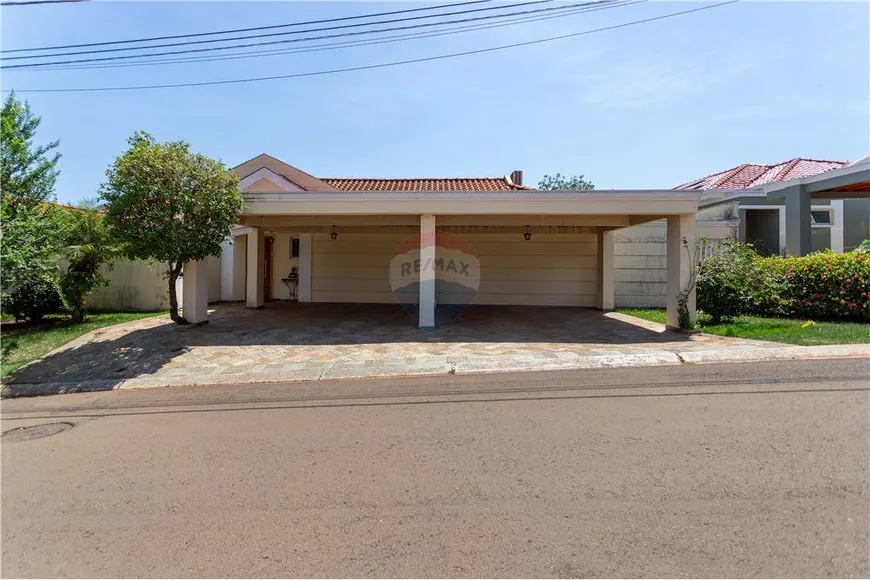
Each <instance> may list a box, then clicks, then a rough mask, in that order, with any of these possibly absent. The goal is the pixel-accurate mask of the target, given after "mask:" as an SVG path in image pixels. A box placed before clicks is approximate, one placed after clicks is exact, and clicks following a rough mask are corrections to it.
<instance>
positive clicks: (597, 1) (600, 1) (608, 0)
mask: <svg viewBox="0 0 870 580" xmlns="http://www.w3.org/2000/svg"><path fill="white" fill-rule="evenodd" d="M541 1H544V2H550V1H552V0H536V2H534V3H538V2H541ZM614 2H616V0H594V1H592V2H581V3H578V4H569V5H567V6H554V7H550V8H538V9H534V10H524V11H519V12H507V13H504V14H495V15H488V16H476V17H473V18H460V19H458V20H440V21H437V22H426V23H423V24H407V25H405V26H393V27H390V28H379V29H376V30H360V31H355V32H339V33H335V34H322V35H320V36H306V37H303V38H290V39H284V40H270V41H267V42H249V43H245V44H233V45H230V46H213V47H210V48H188V49H184V50H168V51H163V52H151V53H147V54H130V55H123V56H104V57H100V58H83V59H74V60H60V61H51V62H42V63H27V64H17V65H15V64H13V65H3V66H0V70H8V69H21V68H28V69H39V68H42V67H46V66H50V65H62V64H80V63H93V62H109V61H118V60H130V59H134V58H150V57H154V56H168V55H176V54H193V53H204V52H218V51H224V50H232V49H236V48H252V47H256V46H274V45H277V44H295V43H298V42H310V41H312V40H327V39H330V38H344V37H347V36H362V35H368V34H377V33H382V32H395V31H397V30H414V29H418V28H429V27H432V26H444V25H447V24H462V23H465V22H478V21H481V20H493V19H498V18H507V17H509V16H518V15H524V14H536V13H541V12H553V11H564V10H568V9H570V8H576V7H580V6H595V5H605V4H612V3H614ZM10 60H11V59H10Z"/></svg>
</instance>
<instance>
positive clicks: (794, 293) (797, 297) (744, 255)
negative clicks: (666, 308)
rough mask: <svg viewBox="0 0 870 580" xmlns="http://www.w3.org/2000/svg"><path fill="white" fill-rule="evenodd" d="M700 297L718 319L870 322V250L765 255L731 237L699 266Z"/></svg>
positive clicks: (701, 307)
mask: <svg viewBox="0 0 870 580" xmlns="http://www.w3.org/2000/svg"><path fill="white" fill-rule="evenodd" d="M697 297H698V310H700V311H701V312H703V313H705V314H707V315H708V316H710V318H711V320H712V322H714V323H718V322H720V321H721V320H723V319H730V318H734V317H737V316H741V315H748V314H751V315H756V316H769V317H778V316H785V317H789V318H804V319H812V320H859V321H870V253H867V252H863V251H853V252H849V253H846V254H835V253H833V252H830V251H826V252H818V253H815V254H810V255H808V256H803V257H799V258H794V257H787V258H783V257H780V256H771V257H769V258H762V257H761V256H759V255H758V254H757V253H756V252H755V250H753V248H752V246H750V245H747V244H742V243H740V242H737V241H734V240H729V241H726V242H723V243H722V246H720V251H719V252H718V253H717V254H715V255H713V256H710V257H708V258H705V259H703V260H701V262H700V264H699V265H698V283H697Z"/></svg>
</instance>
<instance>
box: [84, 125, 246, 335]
mask: <svg viewBox="0 0 870 580" xmlns="http://www.w3.org/2000/svg"><path fill="white" fill-rule="evenodd" d="M128 143H129V145H130V148H129V149H128V150H127V151H126V152H124V153H123V154H122V155H121V156H120V157H118V158H117V159H115V162H114V163H113V164H112V165H111V166H110V167H109V169H108V170H107V171H106V182H105V183H104V184H103V185H102V187H101V188H100V193H101V195H102V198H103V199H104V200H105V201H106V203H107V206H106V218H107V220H108V224H109V226H111V227H112V228H113V229H114V233H115V235H116V237H117V239H118V240H120V242H122V243H123V244H124V246H125V254H126V255H127V256H128V257H130V258H134V259H143V260H157V261H159V262H165V263H167V264H168V265H169V269H168V271H167V278H168V280H169V309H170V310H169V314H170V316H171V317H172V320H173V321H175V322H176V323H178V324H187V321H186V320H185V319H184V318H182V317H181V316H179V314H178V296H177V295H176V292H175V283H176V281H177V280H178V278H179V276H181V269H182V266H183V265H184V263H185V262H189V261H193V260H202V259H204V258H206V257H207V256H214V255H217V254H219V253H220V250H221V242H223V241H224V240H225V239H227V237H228V236H229V234H230V229H231V228H232V226H233V224H235V223H236V219H237V217H238V214H239V212H240V211H241V210H242V203H243V202H242V196H241V195H240V194H239V178H238V176H237V175H236V174H235V173H233V172H232V171H230V170H229V169H227V167H225V166H224V164H223V163H221V162H219V161H215V160H213V159H209V158H208V157H205V156H204V155H200V154H196V153H192V152H191V151H190V145H189V144H188V143H186V142H183V141H173V142H168V143H158V142H157V141H156V140H155V139H154V137H152V136H151V135H149V134H148V133H146V132H144V131H138V132H136V133H134V134H133V136H132V137H130V139H129V140H128Z"/></svg>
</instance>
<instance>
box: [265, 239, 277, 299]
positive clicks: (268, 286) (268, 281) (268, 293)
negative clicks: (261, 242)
mask: <svg viewBox="0 0 870 580" xmlns="http://www.w3.org/2000/svg"><path fill="white" fill-rule="evenodd" d="M265 242H266V248H265V250H264V251H263V259H264V261H265V264H264V265H263V273H264V276H265V280H264V283H263V298H264V299H265V300H271V299H272V246H273V245H274V244H275V238H269V237H267V238H266V240H265Z"/></svg>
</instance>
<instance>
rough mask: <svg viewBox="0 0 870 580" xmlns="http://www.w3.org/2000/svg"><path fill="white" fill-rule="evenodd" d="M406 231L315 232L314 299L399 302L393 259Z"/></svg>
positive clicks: (312, 264) (312, 281) (313, 260)
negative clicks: (333, 236)
mask: <svg viewBox="0 0 870 580" xmlns="http://www.w3.org/2000/svg"><path fill="white" fill-rule="evenodd" d="M407 237H408V234H403V233H382V234H354V233H346V232H345V233H340V234H339V235H338V238H337V239H335V240H332V239H330V237H329V234H314V235H312V241H311V301H312V302H366V303H372V302H375V303H389V302H395V301H396V299H395V297H394V296H393V290H392V288H391V286H390V259H391V258H392V256H393V251H394V250H395V249H396V247H397V246H398V245H399V244H400V243H401V242H402V240H404V239H405V238H407Z"/></svg>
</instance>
